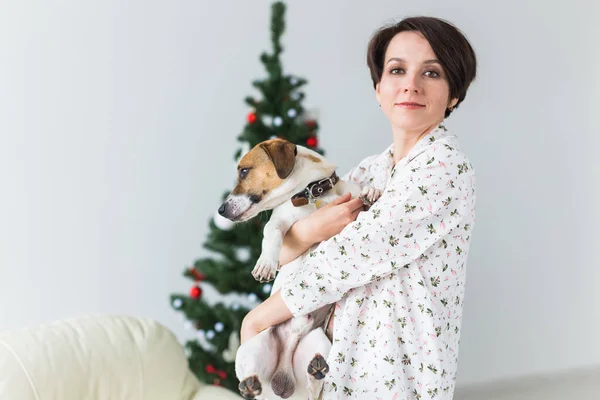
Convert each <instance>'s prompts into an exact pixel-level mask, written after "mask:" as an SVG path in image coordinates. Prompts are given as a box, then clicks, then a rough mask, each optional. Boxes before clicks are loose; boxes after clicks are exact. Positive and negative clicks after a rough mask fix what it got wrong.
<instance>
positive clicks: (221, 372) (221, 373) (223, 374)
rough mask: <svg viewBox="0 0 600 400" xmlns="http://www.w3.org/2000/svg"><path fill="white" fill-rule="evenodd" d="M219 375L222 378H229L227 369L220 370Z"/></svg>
mask: <svg viewBox="0 0 600 400" xmlns="http://www.w3.org/2000/svg"><path fill="white" fill-rule="evenodd" d="M217 375H219V378H221V379H227V372H225V371H221V370H218V371H217Z"/></svg>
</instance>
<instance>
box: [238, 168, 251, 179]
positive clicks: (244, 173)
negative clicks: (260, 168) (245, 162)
mask: <svg viewBox="0 0 600 400" xmlns="http://www.w3.org/2000/svg"><path fill="white" fill-rule="evenodd" d="M248 171H250V168H242V169H240V179H245V178H246V176H247V175H248Z"/></svg>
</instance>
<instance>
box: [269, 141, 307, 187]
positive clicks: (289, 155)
mask: <svg viewBox="0 0 600 400" xmlns="http://www.w3.org/2000/svg"><path fill="white" fill-rule="evenodd" d="M260 147H262V148H263V149H264V150H265V151H266V152H267V155H268V156H269V158H270V159H271V161H273V165H275V171H277V176H279V178H280V179H285V178H287V177H288V176H289V175H290V174H291V173H292V170H293V169H294V164H295V163H296V154H298V149H297V148H296V145H295V144H294V143H291V142H288V141H287V140H270V141H268V142H265V143H262V144H261V145H260Z"/></svg>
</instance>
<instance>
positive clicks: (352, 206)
mask: <svg viewBox="0 0 600 400" xmlns="http://www.w3.org/2000/svg"><path fill="white" fill-rule="evenodd" d="M363 210H364V204H363V202H362V200H361V199H360V198H358V197H355V198H354V199H353V198H352V195H351V194H350V193H346V194H344V195H342V196H340V197H338V198H337V199H335V200H334V201H332V202H331V203H328V204H326V205H324V206H323V207H321V208H319V209H318V210H317V211H315V212H314V213H312V214H310V215H309V216H307V217H305V218H304V219H302V220H300V221H298V222H300V223H301V225H300V229H301V232H302V233H300V234H301V235H303V236H305V237H307V238H308V237H310V238H311V239H312V240H313V243H318V242H322V241H324V240H327V239H329V238H331V237H332V236H335V235H337V234H338V233H340V232H341V231H342V230H343V229H344V228H345V227H346V225H348V224H349V223H351V222H353V221H354V220H356V218H357V217H358V214H359V213H360V212H361V211H363Z"/></svg>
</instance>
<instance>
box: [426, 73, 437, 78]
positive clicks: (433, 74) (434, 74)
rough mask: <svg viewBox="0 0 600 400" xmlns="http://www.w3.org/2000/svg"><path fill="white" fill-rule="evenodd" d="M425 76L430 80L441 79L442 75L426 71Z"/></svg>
mask: <svg viewBox="0 0 600 400" xmlns="http://www.w3.org/2000/svg"><path fill="white" fill-rule="evenodd" d="M425 76H428V77H430V78H439V77H440V73H439V72H437V71H425Z"/></svg>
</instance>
